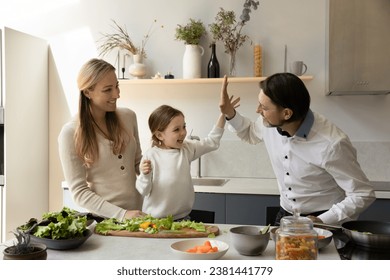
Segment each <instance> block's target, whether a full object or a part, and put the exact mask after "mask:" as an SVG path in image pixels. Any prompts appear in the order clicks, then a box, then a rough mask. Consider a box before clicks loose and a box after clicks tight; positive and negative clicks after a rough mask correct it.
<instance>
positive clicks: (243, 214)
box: [193, 193, 279, 225]
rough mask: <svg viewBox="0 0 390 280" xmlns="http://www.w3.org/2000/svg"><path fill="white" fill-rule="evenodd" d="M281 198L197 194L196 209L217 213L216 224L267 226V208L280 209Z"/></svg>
mask: <svg viewBox="0 0 390 280" xmlns="http://www.w3.org/2000/svg"><path fill="white" fill-rule="evenodd" d="M278 206H279V196H276V195H254V194H253V195H252V194H222V193H218V194H217V193H196V194H195V203H194V207H193V208H194V209H198V210H207V211H214V212H215V223H219V224H225V223H226V224H248V225H265V224H266V222H267V207H278Z"/></svg>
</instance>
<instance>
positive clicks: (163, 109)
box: [148, 105, 184, 147]
mask: <svg viewBox="0 0 390 280" xmlns="http://www.w3.org/2000/svg"><path fill="white" fill-rule="evenodd" d="M177 116H183V117H184V114H183V113H182V112H181V111H180V110H178V109H175V108H172V107H171V106H169V105H161V106H160V107H158V108H157V109H155V110H154V111H153V112H152V113H151V114H150V116H149V121H148V123H149V129H150V132H151V133H152V147H153V146H161V141H160V140H159V139H158V138H157V136H156V133H157V132H159V131H160V132H162V131H164V130H165V129H166V128H167V126H168V125H169V123H170V122H171V120H172V119H173V118H174V117H177Z"/></svg>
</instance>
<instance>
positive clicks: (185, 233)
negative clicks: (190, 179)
mask: <svg viewBox="0 0 390 280" xmlns="http://www.w3.org/2000/svg"><path fill="white" fill-rule="evenodd" d="M95 233H96V232H95ZM211 233H214V234H215V236H217V235H218V234H219V228H218V227H217V226H206V231H205V232H200V231H196V230H194V229H191V228H183V229H181V230H179V231H178V232H175V233H173V232H165V231H161V232H158V233H154V234H150V233H146V232H141V231H137V232H131V231H127V230H117V231H115V230H111V231H109V232H108V233H107V234H106V235H111V236H128V237H143V238H196V237H207V236H208V235H209V234H211Z"/></svg>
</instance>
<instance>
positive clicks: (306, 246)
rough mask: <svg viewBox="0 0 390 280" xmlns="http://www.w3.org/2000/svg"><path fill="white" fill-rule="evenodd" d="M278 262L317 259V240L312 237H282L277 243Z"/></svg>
mask: <svg viewBox="0 0 390 280" xmlns="http://www.w3.org/2000/svg"><path fill="white" fill-rule="evenodd" d="M276 259H277V260H315V259H317V247H316V238H315V237H312V236H294V237H291V236H281V237H280V238H279V239H277V241H276Z"/></svg>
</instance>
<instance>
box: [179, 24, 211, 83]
mask: <svg viewBox="0 0 390 280" xmlns="http://www.w3.org/2000/svg"><path fill="white" fill-rule="evenodd" d="M204 34H206V27H205V26H204V24H203V22H202V21H201V20H194V19H192V18H190V21H189V22H188V23H187V24H186V25H184V26H183V25H180V24H178V25H177V27H176V34H175V39H176V40H179V41H184V44H185V52H184V56H183V78H184V79H194V78H201V72H202V65H201V63H202V55H203V54H204V49H203V47H202V46H200V45H199V43H200V39H201V38H202V36H203V35H204Z"/></svg>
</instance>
